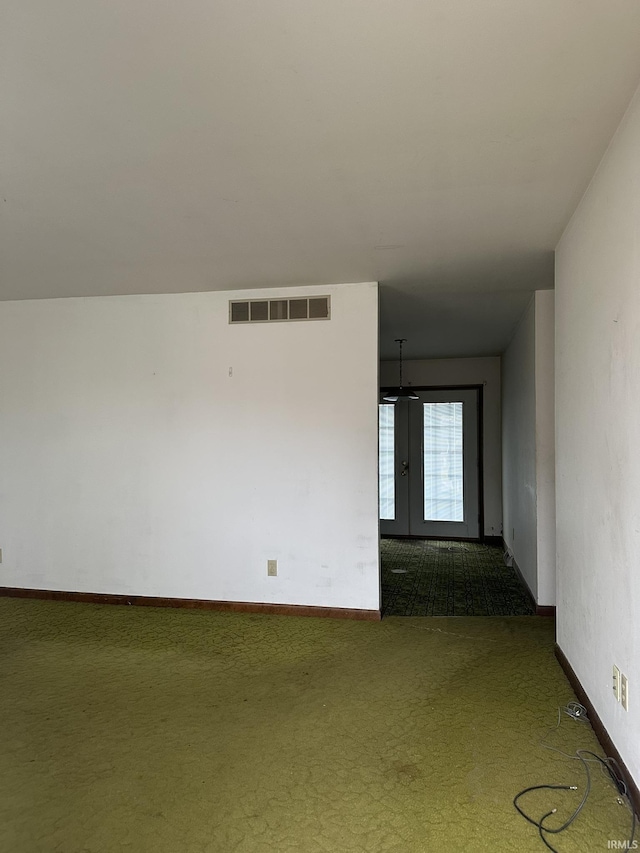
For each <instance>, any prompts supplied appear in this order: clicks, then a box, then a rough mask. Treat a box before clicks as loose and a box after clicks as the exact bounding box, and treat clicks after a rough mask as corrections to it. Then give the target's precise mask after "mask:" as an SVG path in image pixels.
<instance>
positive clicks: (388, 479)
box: [378, 403, 396, 521]
mask: <svg viewBox="0 0 640 853" xmlns="http://www.w3.org/2000/svg"><path fill="white" fill-rule="evenodd" d="M395 425H396V420H395V407H394V405H393V404H392V403H382V404H381V405H380V406H379V413H378V447H379V464H378V481H379V482H378V488H379V495H380V518H381V520H383V521H390V520H393V519H394V518H395V517H396V477H395V459H396V451H395V440H396V439H395Z"/></svg>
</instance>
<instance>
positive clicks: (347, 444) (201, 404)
mask: <svg viewBox="0 0 640 853" xmlns="http://www.w3.org/2000/svg"><path fill="white" fill-rule="evenodd" d="M314 293H316V294H320V293H322V294H325V293H328V294H330V295H331V299H332V317H331V320H330V321H328V322H325V321H317V322H290V323H273V324H263V325H253V324H251V325H249V324H248V325H238V326H230V325H229V324H228V307H227V306H228V299H229V298H230V297H232V298H234V299H237V298H240V299H241V298H245V297H247V296H252V295H255V296H258V297H277V296H281V295H282V296H294V295H296V294H303V295H310V294H314ZM377 305H378V296H377V285H375V284H369V283H367V284H357V285H334V286H329V287H315V288H286V289H277V290H259V291H253V292H250V291H245V292H238V291H234V292H233V293H232V294H230V293H220V292H218V293H198V294H173V295H161V296H129V297H104V298H101V297H96V298H90V299H75V298H74V299H59V300H41V301H25V302H5V303H0V399H1V400H2V405H1V406H0V436H1V441H0V470H1V471H2V478H1V483H2V485H1V488H0V547H2V549H3V562H2V564H1V565H0V583H1V584H2V585H5V586H18V587H33V588H45V589H60V590H79V591H89V592H105V593H120V594H132V595H133V594H139V595H151V596H175V597H186V598H191V597H193V598H203V599H224V600H237V601H254V602H274V603H285V604H306V605H321V606H333V607H351V608H366V609H378V606H379V573H378V521H377V516H378V509H377V388H378V377H377V329H378V325H377V324H378V318H377ZM230 368H232V370H233V375H232V376H231V377H230V376H229V370H230ZM272 558H273V559H277V560H278V571H279V574H278V577H277V578H268V577H267V572H266V562H267V559H272Z"/></svg>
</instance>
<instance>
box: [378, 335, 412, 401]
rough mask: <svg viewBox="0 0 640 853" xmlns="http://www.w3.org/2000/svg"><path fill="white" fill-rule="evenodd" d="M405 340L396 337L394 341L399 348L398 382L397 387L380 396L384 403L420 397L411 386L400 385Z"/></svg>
mask: <svg viewBox="0 0 640 853" xmlns="http://www.w3.org/2000/svg"><path fill="white" fill-rule="evenodd" d="M406 342H407V339H406V338H396V343H397V344H398V346H399V348H400V383H399V385H398V388H397V389H395V390H393V391H390V392H389V393H388V394H385V396H384V397H383V398H382V399H383V400H384V401H385V402H386V403H397V402H398V400H419V399H420V397H418V395H417V394H416V393H415V391H412V390H411V388H403V387H402V344H405V343H406Z"/></svg>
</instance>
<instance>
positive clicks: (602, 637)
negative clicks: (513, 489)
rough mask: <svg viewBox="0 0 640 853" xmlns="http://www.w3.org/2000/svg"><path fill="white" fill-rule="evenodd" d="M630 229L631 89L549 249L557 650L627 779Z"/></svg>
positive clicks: (634, 277)
mask: <svg viewBox="0 0 640 853" xmlns="http://www.w3.org/2000/svg"><path fill="white" fill-rule="evenodd" d="M639 234H640V94H636V96H635V98H634V100H633V102H632V104H631V106H630V108H629V111H628V113H627V115H626V117H625V119H624V120H623V122H622V124H621V126H620V128H619V130H618V132H617V134H616V136H615V137H614V139H613V141H612V143H611V145H610V147H609V150H608V151H607V153H606V155H605V157H604V159H603V161H602V163H601V165H600V167H599V169H598V171H597V173H596V175H595V176H594V178H593V181H592V183H591V185H590V187H589V189H588V191H587V193H586V195H585V196H584V198H583V200H582V202H581V204H580V206H579V207H578V209H577V211H576V213H575V214H574V216H573V219H572V220H571V222H570V224H569V226H568V227H567V230H566V231H565V233H564V235H563V237H562V239H561V241H560V244H559V246H558V249H557V255H556V277H557V283H556V433H557V447H556V458H557V533H558V544H557V558H558V643H559V645H560V647H561V648H562V650H563V652H564V653H565V655H566V656H567V658H568V659H569V662H570V663H571V666H572V667H573V668H574V670H575V672H576V674H577V676H578V678H579V679H580V681H581V682H582V684H583V686H584V688H585V690H586V691H587V693H588V694H589V696H590V698H591V700H592V702H593V704H594V705H595V708H596V711H597V712H598V714H599V716H600V718H601V719H602V721H603V723H604V725H605V726H606V728H607V731H608V732H609V734H610V735H611V737H612V739H613V741H614V743H615V744H616V746H617V748H618V749H619V750H620V753H621V754H622V757H623V759H624V760H625V762H626V764H627V766H628V768H629V770H630V771H631V773H632V774H633V776H634V778H635V781H636V782H637V783H638V784H640V713H639V709H640V440H639V437H640V393H639V389H640V241H639V239H638V235H639ZM614 663H616V664H617V665H618V666H619V667H620V668H621V669H622V671H623V672H624V673H626V675H627V676H628V678H629V683H630V702H631V707H630V710H629V712H628V713H627V712H625V711H624V710H623V708H622V707H621V705H619V704H618V703H617V702H616V701H615V700H614V697H613V694H612V691H611V668H612V665H613V664H614Z"/></svg>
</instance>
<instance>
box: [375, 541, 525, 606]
mask: <svg viewBox="0 0 640 853" xmlns="http://www.w3.org/2000/svg"><path fill="white" fill-rule="evenodd" d="M381 556H382V612H383V615H384V616H527V615H531V614H533V612H534V611H533V606H532V603H531V599H530V596H529V595H528V593H527V591H526V589H525V587H524V585H523V583H522V581H521V580H520V578H519V577H518V575H517V573H516V571H515V569H513V568H511V567H509V566H506V565H505V562H504V555H503V551H502V549H501V548H496V547H493V546H491V545H481V544H477V543H475V542H449V541H435V540H422V539H382V540H381Z"/></svg>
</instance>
